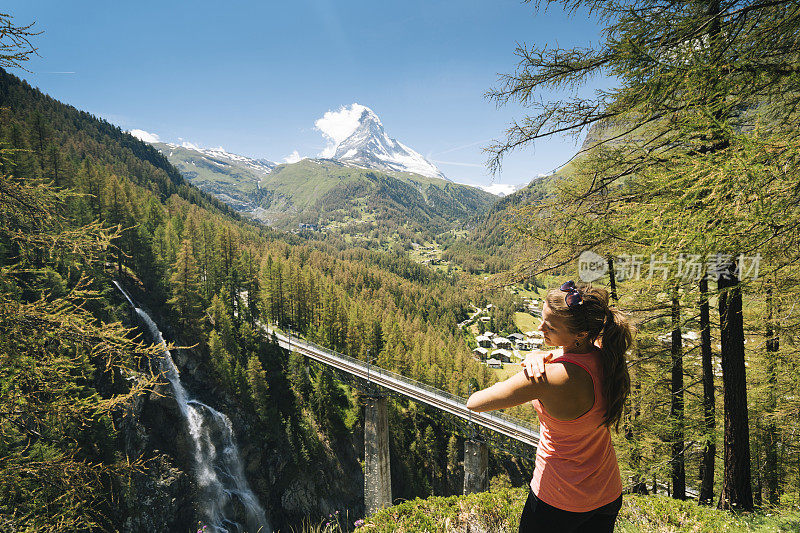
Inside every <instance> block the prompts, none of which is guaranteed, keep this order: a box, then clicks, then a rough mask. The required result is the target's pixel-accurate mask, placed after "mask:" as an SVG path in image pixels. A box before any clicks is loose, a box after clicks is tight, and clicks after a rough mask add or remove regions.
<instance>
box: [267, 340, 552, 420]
mask: <svg viewBox="0 0 800 533" xmlns="http://www.w3.org/2000/svg"><path fill="white" fill-rule="evenodd" d="M270 327H271V328H272V329H274V330H275V331H278V332H280V333H282V334H283V335H285V336H287V337H289V338H290V339H291V341H292V342H294V343H297V344H305V345H306V346H308V347H309V348H312V349H314V350H316V351H319V352H323V353H325V354H327V355H329V356H331V357H335V358H338V359H341V360H344V361H347V362H349V363H350V364H352V365H354V366H360V367H362V368H363V369H364V370H365V371H366V369H367V367H369V373H370V375H373V374H378V375H381V376H387V377H390V378H392V379H394V380H396V381H400V382H402V383H404V384H406V385H409V386H412V387H416V388H418V389H422V390H425V391H427V392H429V393H431V394H433V395H435V396H438V397H440V398H444V399H447V400H449V401H451V402H454V403H457V404H460V405H462V406H463V407H464V409H465V410H466V409H467V407H466V404H467V400H466V399H465V398H462V397H461V396H456V395H455V394H451V393H449V392H447V391H443V390H441V389H437V388H436V387H433V386H431V385H428V384H426V383H422V382H421V381H416V380H414V379H411V378H408V377H406V376H404V375H402V374H398V373H397V372H392V371H391V370H386V369H383V368H381V367H379V366H374V365H369V364H368V363H367V362H366V361H362V360H361V359H356V358H355V357H351V356H349V355H345V354H343V353H339V352H336V351H334V350H331V349H329V348H326V347H324V346H320V345H319V344H316V343H314V342H312V341H309V340H306V339H303V338H301V337H297V336H295V335H293V334H292V333H291V332H286V331H284V330H281V329H280V328H277V327H275V326H273V325H270ZM491 415H492V416H493V417H496V418H500V419H502V420H503V421H505V422H507V423H508V424H509V425H515V426H519V427H520V428H521V429H524V430H527V431H530V432H536V431H538V429H539V428H538V426H536V425H534V424H532V423H531V422H528V421H527V420H522V419H521V418H517V417H514V416H511V415H508V414H506V413H503V412H502V411H493V412H492V413H491Z"/></svg>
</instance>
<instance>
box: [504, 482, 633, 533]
mask: <svg viewBox="0 0 800 533" xmlns="http://www.w3.org/2000/svg"><path fill="white" fill-rule="evenodd" d="M621 508H622V494H620V495H619V498H617V499H616V500H614V501H613V502H611V503H609V504H606V505H604V506H602V507H598V508H597V509H595V510H594V511H587V512H585V513H573V512H570V511H562V510H561V509H558V508H556V507H553V506H552V505H548V504H546V503H544V502H543V501H542V500H540V499H539V498H537V497H536V495H535V494H534V493H533V492H532V491H528V499H527V500H526V501H525V508H524V509H523V510H522V517H521V518H520V520H519V533H538V532H547V533H551V532H558V533H607V532H611V531H614V522H615V521H616V520H617V514H618V513H619V510H620V509H621Z"/></svg>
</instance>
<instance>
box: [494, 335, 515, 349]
mask: <svg viewBox="0 0 800 533" xmlns="http://www.w3.org/2000/svg"><path fill="white" fill-rule="evenodd" d="M492 342H493V343H494V345H495V346H496V347H498V348H506V349H510V348H511V341H510V340H508V339H507V338H505V337H495V338H494V339H492Z"/></svg>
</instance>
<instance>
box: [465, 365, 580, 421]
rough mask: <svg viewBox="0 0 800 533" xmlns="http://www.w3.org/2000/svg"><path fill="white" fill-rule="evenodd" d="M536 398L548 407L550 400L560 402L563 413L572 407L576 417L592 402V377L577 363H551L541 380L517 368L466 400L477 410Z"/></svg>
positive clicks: (569, 411)
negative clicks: (506, 377) (504, 378)
mask: <svg viewBox="0 0 800 533" xmlns="http://www.w3.org/2000/svg"><path fill="white" fill-rule="evenodd" d="M587 387H588V388H587ZM535 399H539V400H542V401H543V402H544V403H545V404H546V405H547V406H548V407H549V406H550V405H551V404H553V405H563V406H564V408H566V411H567V412H564V413H563V414H564V415H565V416H571V414H572V412H573V411H575V412H576V413H577V414H575V416H576V417H577V416H579V415H580V414H581V413H584V412H586V411H587V410H588V409H590V408H591V406H592V403H593V402H594V388H593V386H592V378H591V376H590V375H589V373H588V372H586V370H584V369H583V368H581V367H579V366H577V365H573V364H563V363H550V364H548V365H546V367H545V376H544V379H543V380H541V381H532V380H530V379H528V376H527V375H526V374H525V371H522V372H518V373H516V374H514V375H513V376H511V377H510V378H508V379H507V380H505V381H501V382H500V383H495V384H494V385H492V386H491V387H489V388H487V389H483V390H480V391H478V392H476V393H474V394H472V396H470V397H469V400H467V409H470V410H471V411H476V412H479V413H480V412H483V411H493V410H495V409H505V408H507V407H514V406H515V405H521V404H523V403H526V402H529V401H531V400H535ZM587 402H588V404H587ZM559 411H560V410H559ZM560 414H561V413H560ZM559 418H561V417H559Z"/></svg>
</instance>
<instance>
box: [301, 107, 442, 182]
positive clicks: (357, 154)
mask: <svg viewBox="0 0 800 533" xmlns="http://www.w3.org/2000/svg"><path fill="white" fill-rule="evenodd" d="M314 125H315V126H316V127H317V129H318V130H319V131H321V132H322V134H323V135H324V136H325V137H326V139H327V140H328V146H327V147H326V148H325V149H324V150H323V151H322V153H321V154H320V157H323V158H327V159H335V160H337V161H341V162H342V163H348V164H352V165H355V166H361V167H367V168H374V169H378V170H390V171H398V172H413V173H415V174H421V175H423V176H428V177H431V178H441V179H447V178H445V176H444V174H442V172H441V171H440V170H439V169H438V168H436V165H434V164H433V163H431V162H430V161H428V160H427V159H425V158H424V157H423V156H422V155H421V154H419V153H418V152H415V151H414V150H412V149H411V148H409V147H408V146H406V145H404V144H403V143H401V142H400V141H397V140H396V139H392V138H391V137H389V136H388V135H387V134H386V131H385V130H384V128H383V124H382V123H381V120H380V118H378V115H377V114H375V112H374V111H373V110H372V109H370V108H368V107H366V106H363V105H361V104H357V103H354V104H352V105H349V106H346V107H344V106H343V107H341V108H339V110H338V111H328V112H327V113H325V115H323V116H322V118H320V119H319V120H317V121H316V122H315V123H314Z"/></svg>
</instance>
